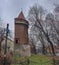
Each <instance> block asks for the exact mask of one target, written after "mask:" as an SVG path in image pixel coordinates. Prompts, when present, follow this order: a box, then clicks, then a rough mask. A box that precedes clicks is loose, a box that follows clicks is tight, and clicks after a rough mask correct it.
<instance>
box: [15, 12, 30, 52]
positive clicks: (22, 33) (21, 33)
mask: <svg viewBox="0 0 59 65" xmlns="http://www.w3.org/2000/svg"><path fill="white" fill-rule="evenodd" d="M28 25H29V23H28V21H27V20H26V19H25V17H24V14H23V12H22V11H21V12H20V14H19V16H18V17H17V18H15V38H14V47H15V50H17V51H18V52H19V51H20V49H21V46H22V48H23V47H26V46H27V45H28Z"/></svg>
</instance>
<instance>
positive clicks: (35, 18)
mask: <svg viewBox="0 0 59 65" xmlns="http://www.w3.org/2000/svg"><path fill="white" fill-rule="evenodd" d="M44 11H45V10H44V9H43V8H42V7H40V6H37V5H34V6H33V7H31V8H30V11H29V20H30V22H33V23H34V26H35V27H37V28H39V31H40V32H43V34H44V36H45V37H46V39H47V41H48V42H49V43H50V46H51V48H52V54H53V56H55V51H54V47H53V43H52V41H51V40H50V38H49V35H48V32H45V30H44V28H43V25H42V21H43V20H42V17H43V15H44ZM42 41H43V40H42Z"/></svg>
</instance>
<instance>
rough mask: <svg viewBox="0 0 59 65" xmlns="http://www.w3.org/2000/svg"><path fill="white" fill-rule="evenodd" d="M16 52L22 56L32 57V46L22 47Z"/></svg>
mask: <svg viewBox="0 0 59 65" xmlns="http://www.w3.org/2000/svg"><path fill="white" fill-rule="evenodd" d="M15 52H16V53H18V54H20V56H31V51H30V45H20V46H19V49H16V50H15Z"/></svg>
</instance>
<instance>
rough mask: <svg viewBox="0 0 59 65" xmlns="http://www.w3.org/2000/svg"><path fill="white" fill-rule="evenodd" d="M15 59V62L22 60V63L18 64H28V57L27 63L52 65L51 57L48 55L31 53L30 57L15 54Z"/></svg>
mask: <svg viewBox="0 0 59 65" xmlns="http://www.w3.org/2000/svg"><path fill="white" fill-rule="evenodd" d="M13 58H14V59H16V62H22V63H23V62H24V63H23V64H20V65H28V63H27V59H29V65H52V64H51V62H52V61H51V60H52V59H51V58H50V57H48V56H44V55H31V56H30V57H20V56H18V55H16V56H15V57H13ZM12 65H19V64H12Z"/></svg>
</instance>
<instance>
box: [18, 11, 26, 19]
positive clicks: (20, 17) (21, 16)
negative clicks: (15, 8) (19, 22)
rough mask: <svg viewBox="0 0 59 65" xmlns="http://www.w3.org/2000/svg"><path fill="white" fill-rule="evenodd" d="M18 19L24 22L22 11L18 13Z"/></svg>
mask: <svg viewBox="0 0 59 65" xmlns="http://www.w3.org/2000/svg"><path fill="white" fill-rule="evenodd" d="M18 18H19V19H24V20H26V19H25V17H24V14H23V12H22V11H21V12H20V14H19V16H18Z"/></svg>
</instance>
